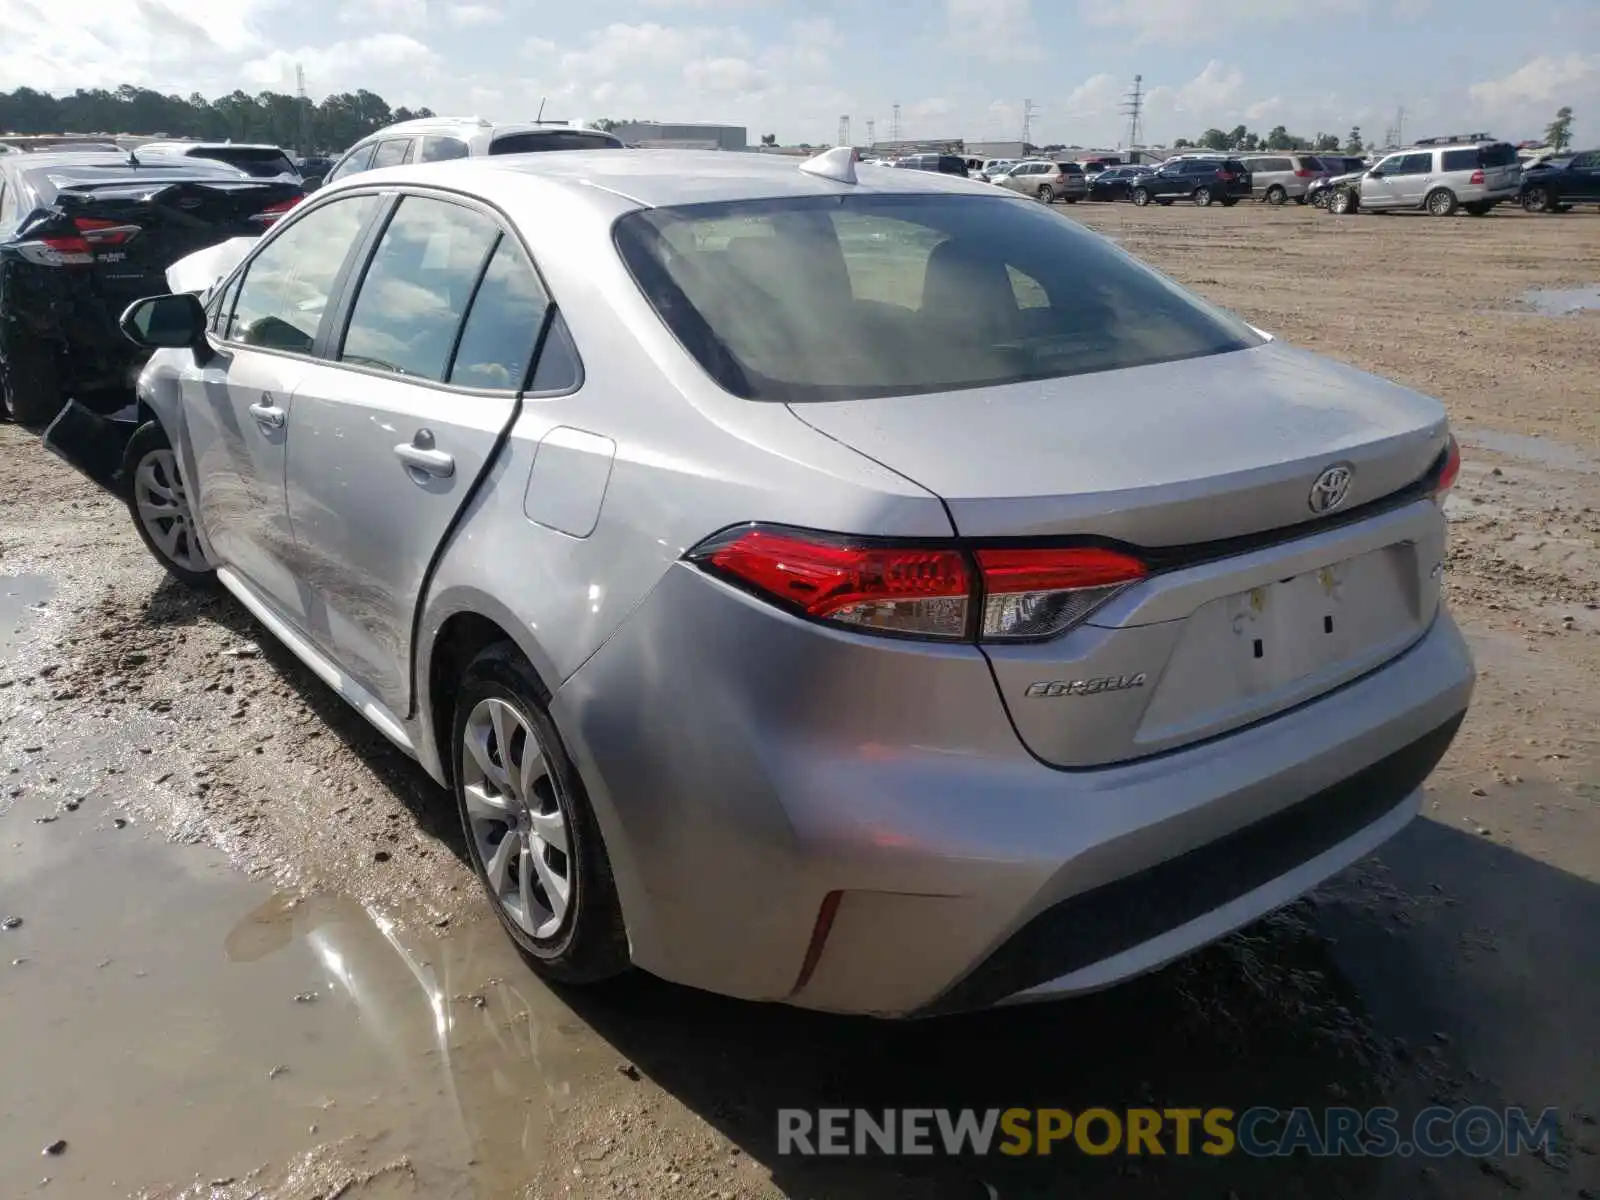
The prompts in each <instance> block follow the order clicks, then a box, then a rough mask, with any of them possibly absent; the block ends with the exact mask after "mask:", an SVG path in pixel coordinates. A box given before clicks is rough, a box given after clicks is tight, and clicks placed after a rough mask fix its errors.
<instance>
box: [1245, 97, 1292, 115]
mask: <svg viewBox="0 0 1600 1200" xmlns="http://www.w3.org/2000/svg"><path fill="white" fill-rule="evenodd" d="M1282 107H1283V97H1281V96H1273V97H1272V98H1271V99H1269V100H1257V101H1256V102H1255V103H1254V104H1251V105H1247V106H1246V107H1245V110H1244V119H1245V120H1247V121H1265V120H1266V119H1267V118H1268V117H1271V116H1274V115H1275V114H1276V113H1277V112H1278V110H1279V109H1280V108H1282Z"/></svg>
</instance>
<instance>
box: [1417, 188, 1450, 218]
mask: <svg viewBox="0 0 1600 1200" xmlns="http://www.w3.org/2000/svg"><path fill="white" fill-rule="evenodd" d="M1423 204H1424V206H1425V207H1426V208H1427V210H1428V211H1429V212H1430V213H1432V214H1433V215H1434V216H1436V217H1448V216H1450V215H1451V214H1453V213H1454V212H1455V211H1456V194H1455V193H1454V192H1452V191H1451V190H1450V189H1449V188H1434V189H1433V191H1431V192H1429V193H1428V198H1427V199H1426V200H1424V201H1423Z"/></svg>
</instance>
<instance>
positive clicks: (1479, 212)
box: [1461, 203, 1494, 217]
mask: <svg viewBox="0 0 1600 1200" xmlns="http://www.w3.org/2000/svg"><path fill="white" fill-rule="evenodd" d="M1461 207H1462V208H1463V209H1465V210H1466V213H1467V215H1468V216H1469V217H1486V216H1488V215H1489V210H1490V209H1491V208H1493V207H1494V205H1492V204H1483V203H1475V204H1463V205H1462V206H1461Z"/></svg>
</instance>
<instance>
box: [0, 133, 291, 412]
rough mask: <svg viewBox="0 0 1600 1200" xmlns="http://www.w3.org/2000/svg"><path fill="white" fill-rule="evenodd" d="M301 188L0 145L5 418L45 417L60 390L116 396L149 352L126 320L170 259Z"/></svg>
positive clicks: (267, 220) (1, 406) (190, 161)
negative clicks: (127, 329) (3, 151)
mask: <svg viewBox="0 0 1600 1200" xmlns="http://www.w3.org/2000/svg"><path fill="white" fill-rule="evenodd" d="M303 195H304V191H303V189H302V188H301V187H300V186H299V185H298V184H295V183H287V182H279V181H276V180H258V179H252V178H250V177H249V176H248V175H246V174H244V172H242V171H240V170H238V169H237V168H234V167H231V166H227V165H225V164H223V163H219V162H212V161H209V160H206V159H198V158H154V157H152V158H146V159H143V160H141V159H140V158H138V157H137V156H135V155H132V154H127V153H122V152H108V151H88V152H85V151H61V152H56V151H43V152H37V153H33V154H14V155H13V154H8V155H4V156H0V385H3V386H0V418H3V417H4V416H6V415H8V414H9V415H10V417H12V418H13V419H14V420H16V421H18V422H21V423H22V424H26V425H34V426H41V425H45V424H47V423H48V422H49V421H50V420H51V419H52V418H53V417H54V416H55V415H56V413H57V412H59V411H60V409H61V407H62V405H63V404H64V403H65V401H66V398H67V397H69V396H77V397H79V398H83V397H85V396H88V395H91V394H94V393H98V392H105V393H107V394H108V396H111V397H113V398H112V399H109V400H108V401H107V403H108V404H109V405H110V406H112V407H120V406H121V404H123V403H125V402H126V399H125V396H126V389H127V388H128V387H129V386H131V384H132V383H133V380H134V379H135V377H136V376H137V375H138V373H139V368H140V367H141V365H142V364H143V362H144V359H145V358H146V357H147V352H146V351H142V350H140V349H139V348H138V347H137V346H135V345H134V344H133V343H132V342H130V341H129V340H128V339H127V338H126V337H124V336H123V335H122V333H121V331H120V329H119V328H118V320H119V319H120V318H121V316H122V313H123V310H124V309H126V308H127V307H128V305H129V304H131V303H132V302H133V301H135V300H139V299H142V298H143V297H145V296H152V295H158V294H161V293H164V292H166V291H167V290H168V288H167V280H166V269H167V268H168V267H169V266H171V265H172V264H173V263H174V262H176V261H178V260H179V259H181V258H184V257H186V256H188V255H190V254H193V253H194V252H195V251H197V250H203V249H205V248H206V247H208V246H211V245H214V244H216V243H218V242H222V241H225V240H227V239H229V238H235V237H243V236H253V235H257V234H259V233H261V231H262V230H263V229H265V228H267V227H268V226H269V225H271V224H272V222H273V221H275V220H277V219H278V218H279V217H280V216H282V215H283V214H284V213H286V212H288V211H289V209H290V208H292V207H293V206H294V205H295V204H296V203H297V202H298V201H299V200H300V199H301V198H302V197H303Z"/></svg>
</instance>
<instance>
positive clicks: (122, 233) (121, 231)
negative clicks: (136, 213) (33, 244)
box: [45, 217, 139, 249]
mask: <svg viewBox="0 0 1600 1200" xmlns="http://www.w3.org/2000/svg"><path fill="white" fill-rule="evenodd" d="M72 224H73V226H74V227H75V228H76V229H77V231H78V233H79V235H80V237H78V238H57V239H50V238H47V239H45V240H46V241H47V242H54V241H61V242H75V241H81V242H82V243H83V244H84V248H85V249H87V248H88V247H89V246H120V245H122V244H123V243H124V242H130V241H132V240H133V239H134V238H136V237H138V236H139V227H138V226H137V225H129V224H127V223H126V222H123V221H102V220H100V219H99V218H98V217H75V218H74V219H73V222H72Z"/></svg>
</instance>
